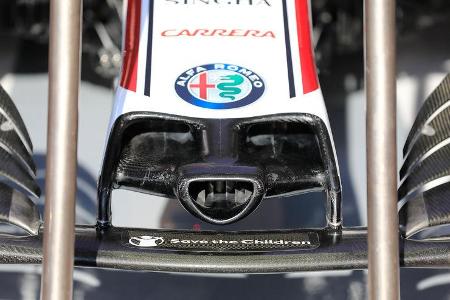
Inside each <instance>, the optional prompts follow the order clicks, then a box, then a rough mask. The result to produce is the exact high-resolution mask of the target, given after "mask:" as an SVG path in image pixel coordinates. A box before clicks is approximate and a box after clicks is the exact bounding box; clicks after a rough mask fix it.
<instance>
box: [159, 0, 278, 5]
mask: <svg viewBox="0 0 450 300" xmlns="http://www.w3.org/2000/svg"><path fill="white" fill-rule="evenodd" d="M271 1H272V0H166V2H168V3H172V4H185V5H195V4H198V5H208V4H212V5H220V4H223V5H250V6H258V5H264V6H272V5H271Z"/></svg>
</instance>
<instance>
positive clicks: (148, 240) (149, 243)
mask: <svg viewBox="0 0 450 300" xmlns="http://www.w3.org/2000/svg"><path fill="white" fill-rule="evenodd" d="M129 243H130V244H131V245H133V246H136V247H142V248H149V247H157V246H159V245H162V244H163V243H165V244H168V245H210V246H214V245H248V246H268V245H274V246H300V247H301V246H305V247H308V246H312V245H313V244H312V243H311V241H309V240H298V241H293V240H283V239H280V240H267V239H242V240H223V239H213V240H207V239H179V238H178V239H175V238H174V239H170V240H168V241H164V239H163V238H161V237H151V236H140V237H132V238H130V240H129ZM166 246H167V245H166Z"/></svg>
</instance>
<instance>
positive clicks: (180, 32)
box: [161, 29, 275, 38]
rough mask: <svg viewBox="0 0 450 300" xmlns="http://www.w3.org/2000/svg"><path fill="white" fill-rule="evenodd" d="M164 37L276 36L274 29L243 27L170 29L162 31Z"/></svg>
mask: <svg viewBox="0 0 450 300" xmlns="http://www.w3.org/2000/svg"><path fill="white" fill-rule="evenodd" d="M161 36H163V37H182V36H188V37H195V36H206V37H209V36H212V37H221V36H222V37H255V38H275V33H273V31H270V30H267V31H264V30H243V29H229V30H228V29H193V30H189V29H168V30H164V31H163V32H161Z"/></svg>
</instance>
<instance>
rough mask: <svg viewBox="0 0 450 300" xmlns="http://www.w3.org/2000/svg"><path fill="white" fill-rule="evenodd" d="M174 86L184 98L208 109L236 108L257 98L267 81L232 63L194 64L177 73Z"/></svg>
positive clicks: (261, 93) (262, 91)
mask: <svg viewBox="0 0 450 300" xmlns="http://www.w3.org/2000/svg"><path fill="white" fill-rule="evenodd" d="M175 90H176V92H177V94H178V96H180V97H181V98H182V99H183V100H184V101H186V102H188V103H190V104H193V105H195V106H199V107H203V108H209V109H230V108H237V107H241V106H245V105H249V104H250V103H253V102H255V101H256V100H258V99H259V98H260V97H261V96H262V95H263V93H264V90H265V85H264V81H263V79H262V78H261V76H259V75H258V74H256V73H255V72H253V71H251V70H249V69H247V68H244V67H240V66H237V65H230V64H220V63H217V64H208V65H202V66H197V67H193V68H191V69H189V70H187V71H186V72H184V73H182V74H181V75H180V76H178V78H177V80H176V82H175Z"/></svg>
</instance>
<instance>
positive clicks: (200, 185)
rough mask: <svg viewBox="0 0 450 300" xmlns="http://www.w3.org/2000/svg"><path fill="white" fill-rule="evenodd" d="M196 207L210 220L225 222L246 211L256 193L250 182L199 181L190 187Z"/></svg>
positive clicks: (190, 193) (189, 190) (190, 194)
mask: <svg viewBox="0 0 450 300" xmlns="http://www.w3.org/2000/svg"><path fill="white" fill-rule="evenodd" d="M188 192H189V196H190V197H191V199H192V201H193V203H194V204H195V206H196V207H197V208H198V209H199V210H200V211H201V212H202V213H203V214H205V215H207V216H208V217H210V218H214V219H218V220H225V219H229V218H232V217H234V216H236V215H237V214H239V213H240V212H241V211H242V210H244V209H245V207H246V206H247V204H248V203H249V201H250V200H251V198H252V196H253V193H254V185H253V183H252V182H250V181H238V180H199V181H193V182H191V183H190V184H189V187H188Z"/></svg>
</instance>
